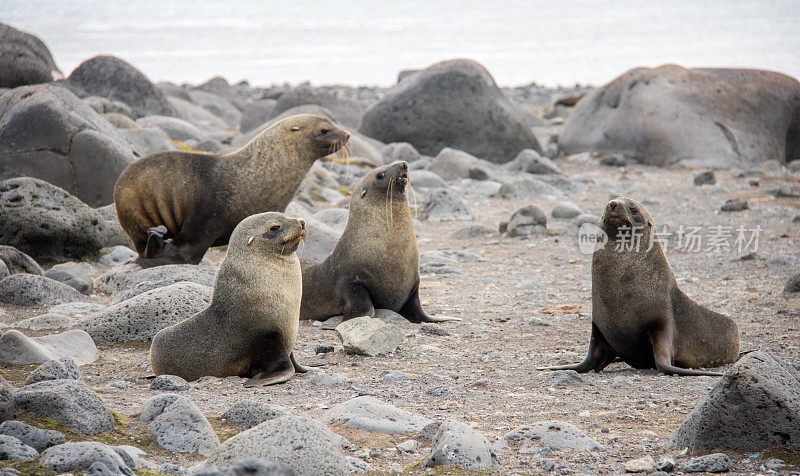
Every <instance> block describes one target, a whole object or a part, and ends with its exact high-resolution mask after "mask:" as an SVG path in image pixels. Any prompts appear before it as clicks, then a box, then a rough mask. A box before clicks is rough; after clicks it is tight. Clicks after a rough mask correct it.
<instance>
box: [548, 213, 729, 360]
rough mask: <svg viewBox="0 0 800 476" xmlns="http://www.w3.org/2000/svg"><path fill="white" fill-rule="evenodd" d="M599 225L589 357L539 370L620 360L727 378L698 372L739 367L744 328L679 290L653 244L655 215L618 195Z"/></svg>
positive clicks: (594, 269)
mask: <svg viewBox="0 0 800 476" xmlns="http://www.w3.org/2000/svg"><path fill="white" fill-rule="evenodd" d="M600 226H601V228H602V229H603V231H604V232H605V233H606V234H607V235H608V240H607V241H606V243H605V245H604V246H603V248H599V249H597V250H596V251H595V252H594V256H593V258H592V336H591V340H590V341H589V353H588V355H587V356H586V359H585V360H584V361H583V362H581V363H579V364H575V365H564V366H559V367H547V368H542V369H540V370H577V371H578V372H588V371H590V370H594V371H596V372H600V371H601V370H603V368H605V367H606V366H607V365H608V364H610V363H611V362H614V361H615V360H616V359H617V358H619V359H621V360H623V361H625V362H627V363H628V364H630V365H631V366H633V367H635V368H639V369H647V368H656V369H658V370H660V371H661V372H664V373H666V374H676V375H713V376H718V375H722V374H720V373H718V372H709V371H703V370H692V369H695V368H700V367H717V366H719V365H722V364H727V363H730V362H734V361H735V360H736V359H737V357H738V355H739V328H738V326H737V325H736V322H734V321H733V319H731V318H729V317H728V316H724V315H722V314H719V313H717V312H714V311H712V310H710V309H707V308H705V307H703V306H701V305H700V304H698V303H696V302H695V301H693V300H692V299H690V298H689V297H688V296H686V294H684V293H683V291H681V290H680V289H679V288H678V283H677V282H676V281H675V275H674V274H673V273H672V268H670V266H669V263H668V262H667V258H666V256H665V255H664V251H663V250H662V248H661V244H660V243H659V241H658V240H655V239H654V240H653V241H652V243H653V246H652V247H650V243H651V236H652V234H653V233H655V232H656V230H655V229H654V228H655V225H654V223H653V218H652V217H651V216H650V213H648V211H647V210H646V209H645V208H644V206H643V205H642V204H640V203H638V202H636V201H634V200H631V199H628V198H617V199H614V200H611V201H610V202H609V203H608V206H607V207H606V209H605V212H604V213H603V218H602V219H601V221H600ZM634 227H635V229H636V230H637V231H636V232H635V233H637V236H640V237H641V241H640V246H639V249H638V250H637V249H636V248H635V247H631V249H630V250H628V249H626V248H624V247H622V248H621V249H618V244H619V243H620V242H619V239H620V237H621V236H623V235H621V232H622V231H625V233H626V235H625V236H626V237H627V238H630V236H631V234H632V232H631V229H632V228H634ZM628 243H630V240H628ZM648 248H650V249H649V251H648Z"/></svg>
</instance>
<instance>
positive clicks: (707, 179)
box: [693, 170, 717, 186]
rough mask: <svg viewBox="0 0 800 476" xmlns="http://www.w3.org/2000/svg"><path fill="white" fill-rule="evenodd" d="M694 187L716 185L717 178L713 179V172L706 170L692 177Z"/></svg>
mask: <svg viewBox="0 0 800 476" xmlns="http://www.w3.org/2000/svg"><path fill="white" fill-rule="evenodd" d="M693 182H694V184H695V185H698V186H699V185H714V184H715V183H717V178H716V177H714V172H712V171H710V170H708V171H705V172H700V173H699V174H697V175H695V176H694V180H693Z"/></svg>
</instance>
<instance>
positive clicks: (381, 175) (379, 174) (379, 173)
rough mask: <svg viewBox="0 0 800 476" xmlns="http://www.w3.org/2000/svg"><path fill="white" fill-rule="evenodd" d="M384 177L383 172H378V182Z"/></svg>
mask: <svg viewBox="0 0 800 476" xmlns="http://www.w3.org/2000/svg"><path fill="white" fill-rule="evenodd" d="M384 175H386V174H384V173H383V172H378V180H383V176H384Z"/></svg>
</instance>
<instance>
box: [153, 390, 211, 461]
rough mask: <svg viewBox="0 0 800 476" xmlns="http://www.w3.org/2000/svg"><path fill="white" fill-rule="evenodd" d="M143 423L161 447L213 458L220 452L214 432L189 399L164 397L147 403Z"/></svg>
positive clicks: (158, 396)
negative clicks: (217, 451) (215, 453)
mask: <svg viewBox="0 0 800 476" xmlns="http://www.w3.org/2000/svg"><path fill="white" fill-rule="evenodd" d="M140 419H141V420H142V421H143V422H144V423H149V424H148V425H147V427H148V428H149V429H150V431H152V432H153V434H154V435H155V436H156V441H158V444H159V445H161V446H163V447H164V448H166V449H168V450H170V451H177V452H179V453H194V452H198V453H200V454H201V455H203V456H206V457H208V456H211V455H212V454H213V453H214V452H215V451H216V450H217V449H218V448H219V445H220V443H219V438H218V437H217V434H216V433H215V432H214V428H212V427H211V424H210V423H209V422H208V420H207V419H206V417H205V416H204V415H203V413H202V412H201V411H200V409H199V408H197V406H196V405H195V404H194V403H192V402H191V401H190V400H189V399H188V398H186V397H183V396H180V395H176V394H171V393H162V394H160V395H156V396H155V397H151V398H149V399H147V400H146V401H145V402H144V405H143V406H142V413H141V416H140Z"/></svg>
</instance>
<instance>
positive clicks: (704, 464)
mask: <svg viewBox="0 0 800 476" xmlns="http://www.w3.org/2000/svg"><path fill="white" fill-rule="evenodd" d="M681 470H682V471H684V472H686V473H727V472H728V471H730V470H731V460H730V458H729V457H728V455H726V454H725V453H714V454H710V455H705V456H700V457H699V458H693V459H691V460H690V461H689V462H687V463H686V464H684V465H683V467H681Z"/></svg>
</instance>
